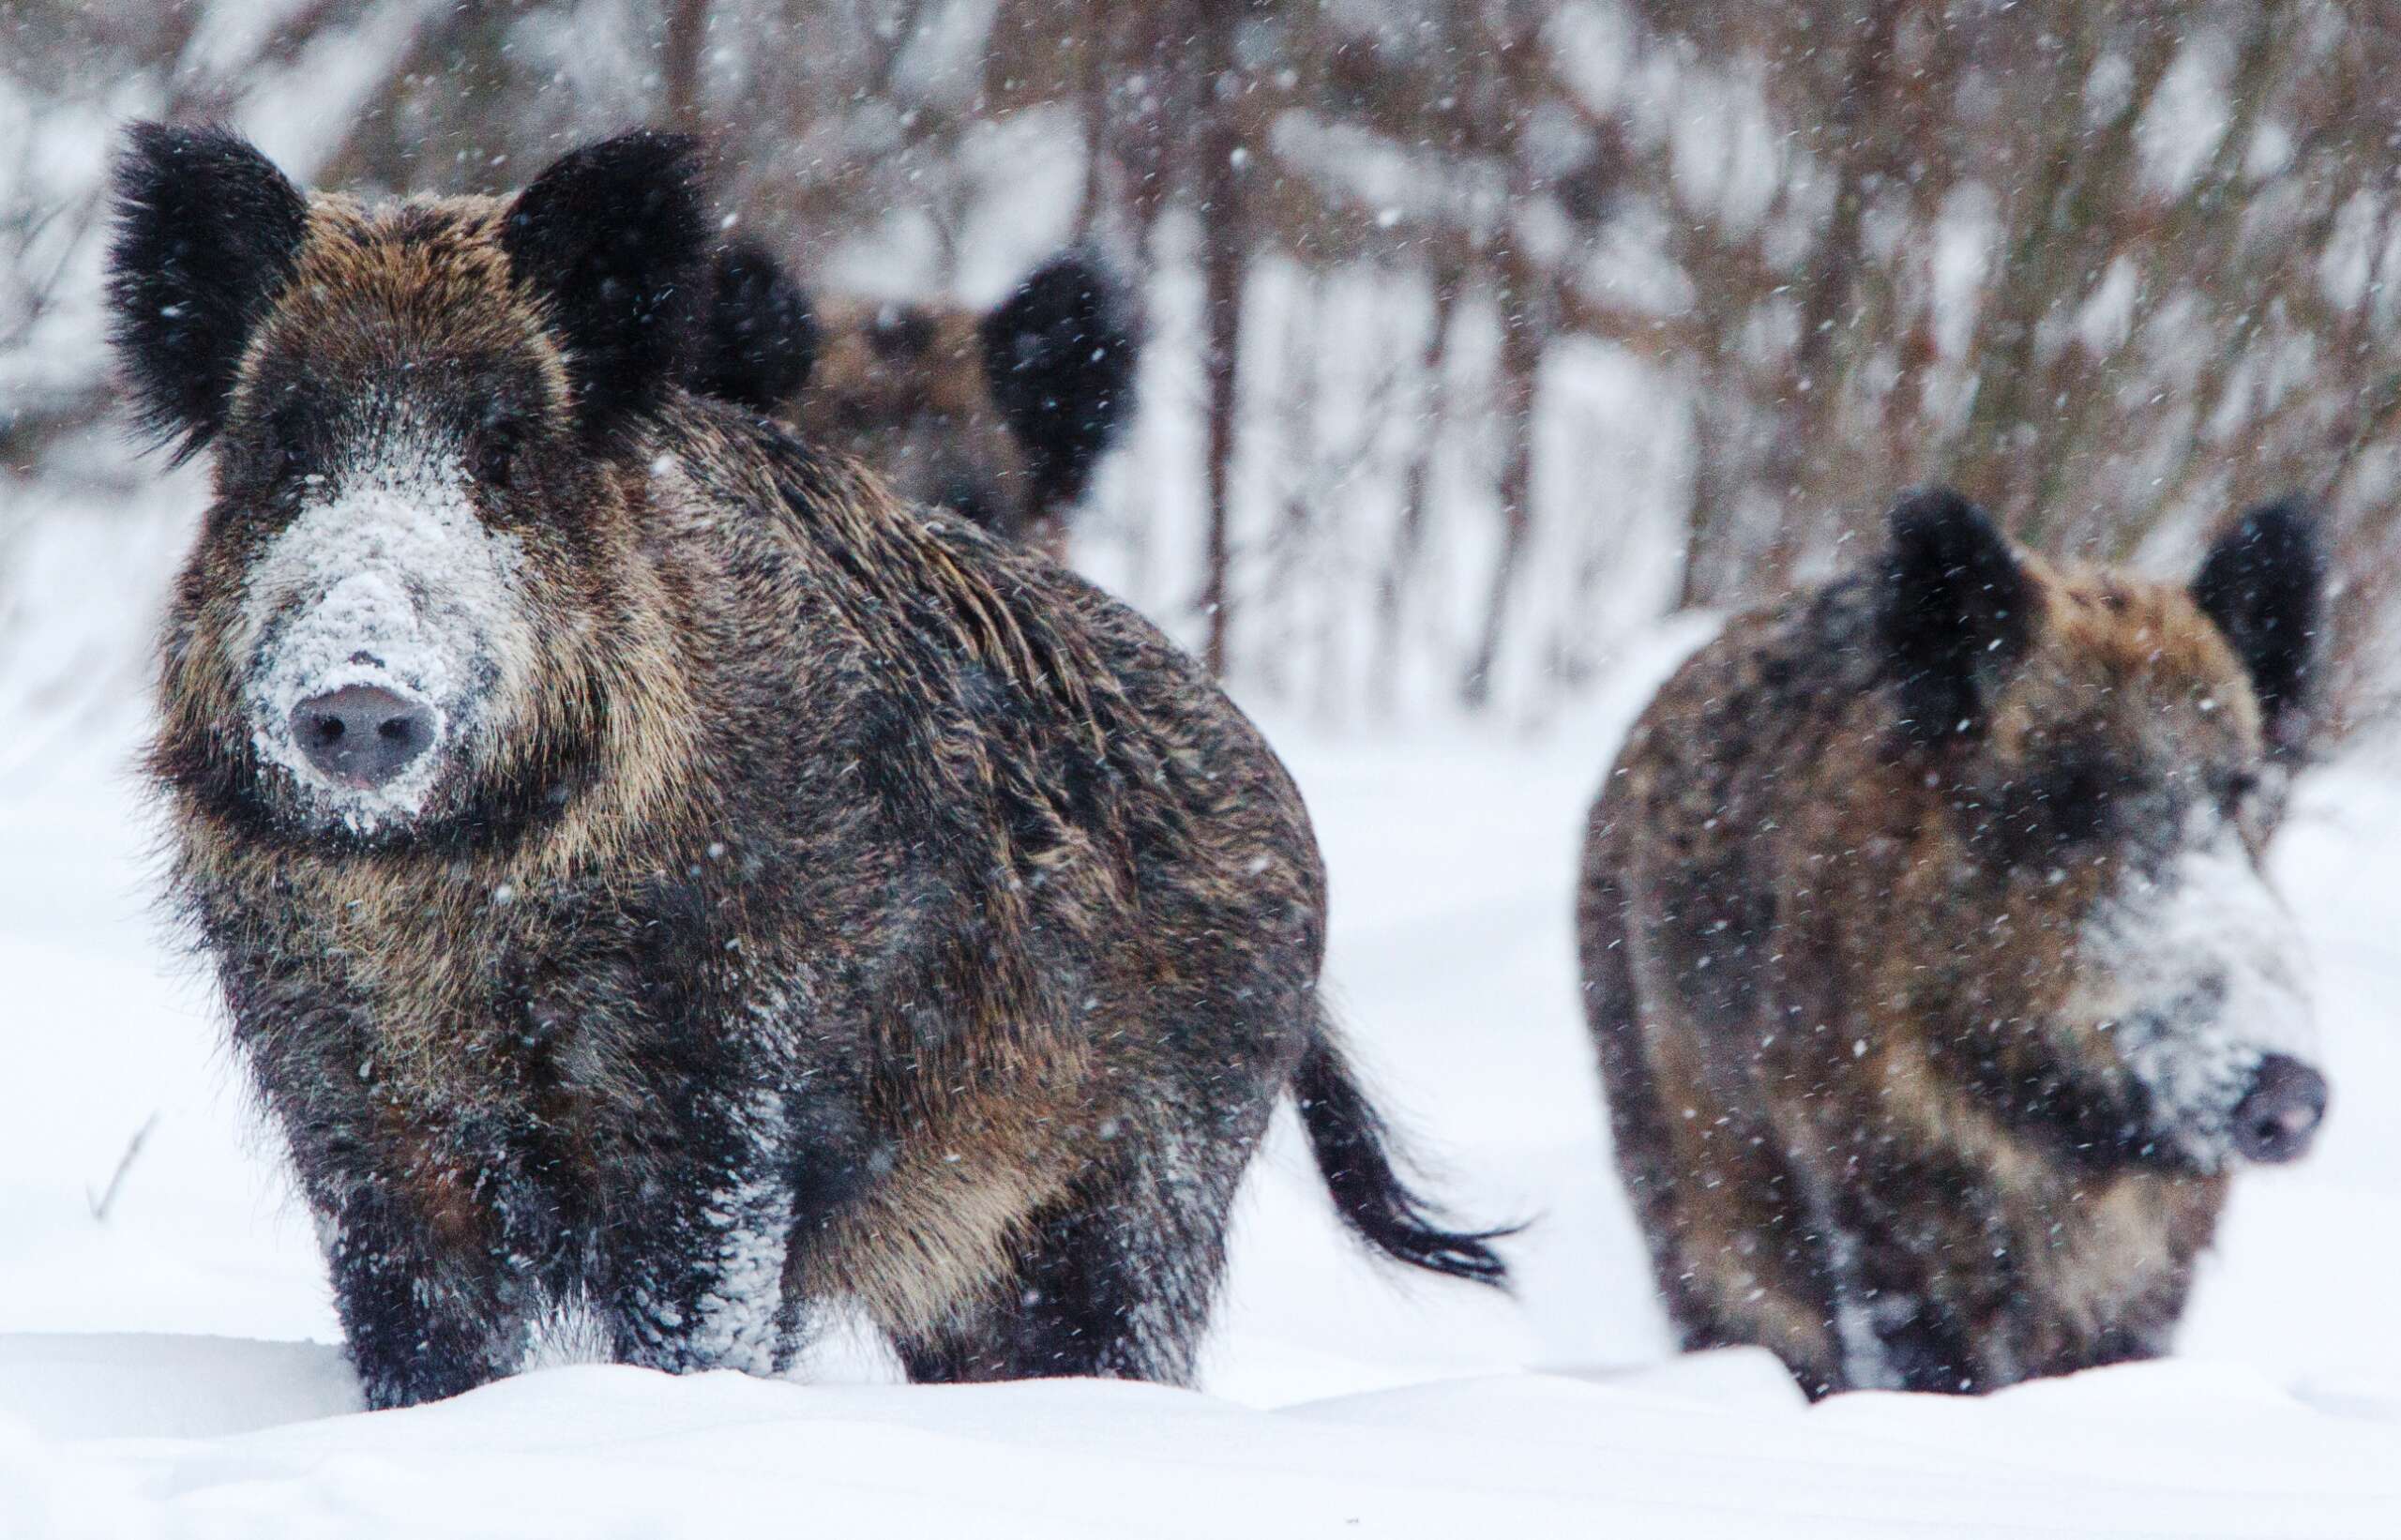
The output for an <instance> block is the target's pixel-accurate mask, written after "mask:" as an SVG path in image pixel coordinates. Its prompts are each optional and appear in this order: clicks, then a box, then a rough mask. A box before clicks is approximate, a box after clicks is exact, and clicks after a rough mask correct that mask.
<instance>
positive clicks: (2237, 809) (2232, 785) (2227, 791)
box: [2210, 766, 2259, 819]
mask: <svg viewBox="0 0 2401 1540" xmlns="http://www.w3.org/2000/svg"><path fill="white" fill-rule="evenodd" d="M2210 781H2211V790H2212V791H2213V792H2214V793H2216V794H2217V805H2218V806H2219V807H2220V808H2223V809H2225V811H2226V816H2227V817H2228V818H2232V819H2240V818H2241V817H2242V815H2243V813H2244V812H2245V811H2246V810H2248V809H2249V808H2250V807H2251V804H2252V799H2253V798H2255V797H2257V796H2258V794H2259V773H2258V771H2257V770H2253V769H2251V768H2249V767H2248V766H2237V767H2234V768H2230V769H2225V770H2220V771H2217V772H2215V773H2214V774H2212V776H2211V777H2210Z"/></svg>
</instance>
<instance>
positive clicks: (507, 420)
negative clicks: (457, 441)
mask: <svg viewBox="0 0 2401 1540" xmlns="http://www.w3.org/2000/svg"><path fill="white" fill-rule="evenodd" d="M531 436H532V435H531V431H530V430H529V429H528V427H527V425H526V422H525V419H524V418H523V417H521V416H519V415H517V414H515V413H513V412H509V411H506V409H503V408H498V407H495V408H493V409H492V410H491V411H490V412H487V413H486V414H484V415H483V418H482V420H480V421H478V422H477V423H476V426H475V428H474V430H472V431H471V432H470V433H469V434H468V437H467V471H468V474H469V475H471V476H474V477H475V478H476V481H477V482H479V483H481V484H482V485H484V486H487V487H490V488H491V489H492V490H493V491H508V490H509V489H510V488H511V487H512V486H514V485H515V484H516V481H517V478H518V476H519V475H520V474H521V470H522V466H523V460H524V453H525V446H526V443H527V441H528V440H529V439H530V437H531Z"/></svg>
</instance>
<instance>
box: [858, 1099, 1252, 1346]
mask: <svg viewBox="0 0 2401 1540" xmlns="http://www.w3.org/2000/svg"><path fill="white" fill-rule="evenodd" d="M1167 1147H1168V1148H1170V1149H1173V1148H1175V1147H1176V1146H1175V1145H1174V1144H1172V1143H1170V1144H1168V1146H1167ZM1248 1153H1249V1152H1248V1146H1245V1147H1244V1148H1242V1149H1241V1150H1239V1151H1236V1150H1232V1149H1230V1148H1228V1147H1227V1146H1226V1145H1223V1144H1219V1145H1215V1146H1210V1147H1208V1148H1207V1150H1206V1153H1204V1154H1203V1155H1201V1156H1200V1158H1199V1159H1198V1160H1197V1161H1194V1162H1191V1163H1188V1164H1187V1163H1183V1162H1179V1161H1175V1160H1173V1159H1171V1158H1170V1157H1169V1156H1166V1155H1154V1156H1153V1157H1152V1158H1151V1159H1150V1160H1147V1161H1141V1162H1138V1163H1136V1164H1135V1167H1134V1173H1133V1174H1131V1175H1127V1174H1125V1173H1124V1172H1123V1171H1121V1172H1120V1173H1119V1174H1117V1175H1116V1176H1115V1177H1114V1179H1113V1180H1110V1181H1106V1182H1102V1183H1096V1184H1094V1185H1091V1186H1090V1187H1088V1188H1086V1189H1085V1190H1083V1191H1081V1192H1080V1193H1079V1194H1078V1195H1076V1196H1075V1197H1073V1198H1071V1199H1070V1200H1068V1202H1067V1203H1066V1204H1064V1205H1062V1206H1061V1207H1060V1208H1059V1209H1058V1210H1056V1211H1054V1212H1053V1213H1051V1214H1050V1215H1047V1216H1045V1217H1044V1218H1043V1219H1042V1220H1040V1221H1039V1222H1038V1224H1037V1225H1036V1227H1035V1229H1034V1236H1033V1240H1032V1244H1031V1246H1029V1247H1028V1248H1027V1251H1026V1253H1025V1254H1024V1257H1023V1259H1022V1261H1020V1263H1019V1270H1018V1273H1017V1275H1016V1276H1015V1277H1014V1278H1013V1279H1011V1280H1010V1282H1009V1283H1008V1284H1007V1285H1004V1287H1003V1288H1002V1289H1001V1290H999V1291H995V1292H994V1294H993V1295H992V1297H991V1298H990V1300H989V1302H988V1303H986V1304H985V1305H983V1306H980V1307H979V1308H976V1309H974V1310H972V1311H969V1312H966V1313H965V1314H964V1315H963V1316H962V1317H961V1318H959V1319H957V1320H955V1321H951V1322H948V1323H945V1324H944V1326H943V1327H942V1328H941V1329H939V1330H936V1331H933V1332H930V1333H927V1334H925V1335H923V1336H916V1337H914V1338H908V1339H904V1340H902V1341H900V1342H898V1344H896V1345H897V1346H898V1349H899V1352H900V1359H901V1362H902V1364H903V1365H905V1366H907V1368H908V1371H909V1378H910V1379H912V1380H916V1381H961V1380H1030V1379H1051V1378H1065V1377H1078V1376H1101V1377H1108V1378H1112V1379H1124V1380H1151V1381H1158V1382H1160V1383H1162V1384H1186V1383H1189V1382H1190V1381H1191V1379H1192V1368H1193V1358H1194V1354H1195V1351H1196V1350H1197V1349H1198V1347H1199V1344H1200V1335H1201V1332H1202V1330H1203V1328H1205V1327H1206V1325H1207V1324H1208V1318H1209V1306H1210V1304H1211V1301H1212V1300H1213V1298H1214V1297H1215V1295H1216V1287H1217V1280H1218V1277H1219V1276H1220V1275H1221V1274H1222V1273H1223V1271H1224V1268H1225V1225H1226V1211H1227V1208H1228V1206H1229V1205H1230V1203H1231V1200H1232V1196H1233V1189H1234V1185H1235V1182H1236V1180H1237V1179H1238V1178H1239V1176H1240V1174H1241V1169H1242V1166H1243V1163H1244V1158H1245V1157H1246V1156H1247V1155H1248Z"/></svg>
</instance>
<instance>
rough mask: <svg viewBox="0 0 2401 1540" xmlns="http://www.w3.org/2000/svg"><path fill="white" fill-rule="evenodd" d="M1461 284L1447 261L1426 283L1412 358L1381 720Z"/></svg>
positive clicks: (1384, 621) (1380, 615) (1384, 600)
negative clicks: (1415, 407)
mask: <svg viewBox="0 0 2401 1540" xmlns="http://www.w3.org/2000/svg"><path fill="white" fill-rule="evenodd" d="M1461 281H1462V275H1461V274H1460V272H1459V271H1458V269H1457V267H1455V266H1453V265H1451V264H1447V263H1445V264H1441V265H1439V266H1438V267H1437V268H1436V269H1435V271H1434V273H1433V275H1432V277H1431V278H1430V279H1428V283H1429V285H1430V287H1431V290H1432V293H1431V294H1430V296H1429V297H1430V299H1431V301H1432V306H1433V314H1432V315H1431V316H1430V317H1429V318H1428V319H1427V330H1426V343H1425V347H1424V350H1423V351H1422V352H1421V354H1420V355H1419V356H1418V360H1417V371H1418V377H1419V391H1418V400H1419V401H1420V402H1421V403H1422V405H1423V414H1422V415H1420V416H1419V418H1418V421H1417V434H1416V443H1415V445H1414V446H1413V447H1412V449H1411V451H1410V456H1409V470H1408V472H1407V474H1406V478H1405V481H1404V484H1403V488H1402V491H1401V501H1400V517H1399V521H1398V522H1397V523H1396V524H1395V525H1394V526H1393V536H1392V554H1391V555H1390V556H1389V557H1387V558H1386V559H1385V562H1384V570H1383V581H1382V582H1381V583H1379V584H1378V585H1377V590H1376V648H1375V656H1376V659H1377V667H1376V668H1375V669H1374V670H1373V671H1371V675H1370V679H1369V682H1368V686H1367V687H1368V689H1369V690H1370V691H1371V692H1372V694H1373V699H1374V704H1375V709H1376V710H1377V712H1378V713H1379V714H1381V715H1385V716H1389V715H1390V714H1391V712H1392V709H1393V703H1394V702H1393V692H1394V689H1395V687H1396V685H1397V681H1398V679H1399V677H1400V669H1399V666H1398V665H1399V660H1400V638H1401V623H1402V621H1403V619H1404V618H1405V613H1404V612H1405V611H1406V610H1407V607H1408V596H1409V583H1410V580H1411V579H1412V577H1413V576H1415V574H1416V571H1417V563H1418V560H1419V558H1420V557H1421V556H1422V555H1423V554H1424V552H1425V550H1426V524H1427V503H1428V501H1429V500H1430V499H1431V497H1432V494H1433V486H1432V483H1433V477H1434V451H1435V447H1436V445H1437V444H1438V443H1439V442H1440V441H1441V439H1442V423H1443V418H1444V416H1445V415H1446V414H1445V411H1444V408H1445V405H1446V404H1447V393H1446V392H1445V390H1444V388H1443V383H1442V374H1443V370H1444V366H1445V364H1446V363H1447V361H1448V359H1449V357H1450V348H1451V318H1452V317H1453V316H1454V315H1455V314H1457V310H1458V301H1459V289H1460V286H1461Z"/></svg>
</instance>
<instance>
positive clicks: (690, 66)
mask: <svg viewBox="0 0 2401 1540" xmlns="http://www.w3.org/2000/svg"><path fill="white" fill-rule="evenodd" d="M708 32H709V0H674V3H673V4H672V5H670V6H669V7H668V8H667V36H666V38H664V40H663V41H662V42H661V44H660V46H659V50H658V73H659V77H660V82H659V83H660V85H661V87H662V94H663V96H664V97H665V103H664V111H665V115H666V118H667V124H668V127H670V128H673V129H674V130H675V131H676V132H677V133H679V134H697V133H699V132H700V131H701V130H702V127H703V120H702V115H701V54H702V45H704V44H705V43H706V42H707V40H708Z"/></svg>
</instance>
